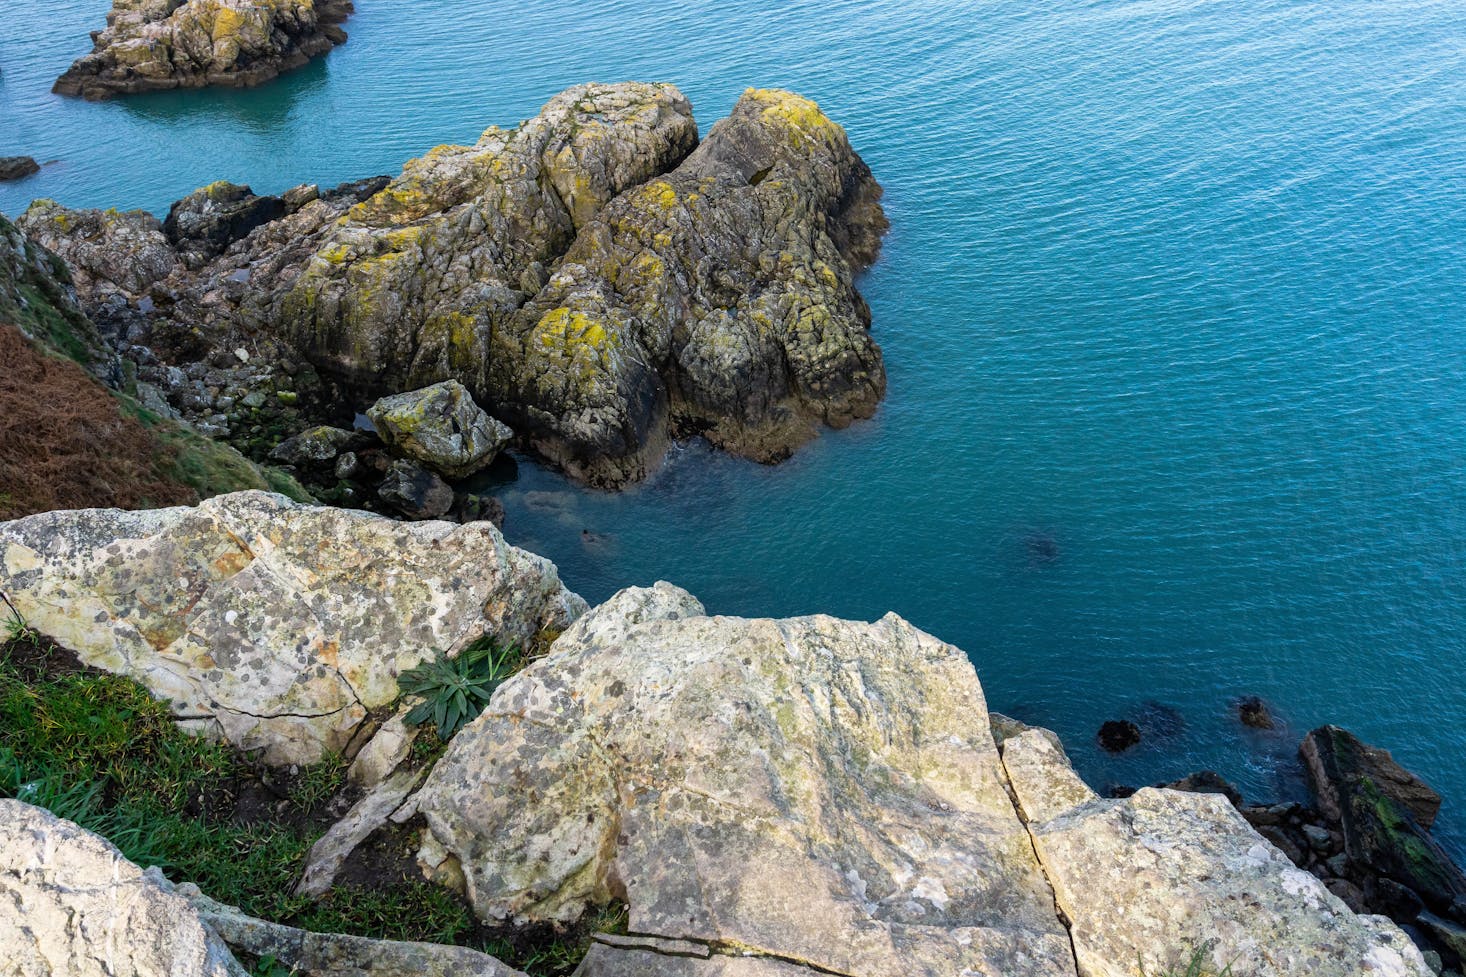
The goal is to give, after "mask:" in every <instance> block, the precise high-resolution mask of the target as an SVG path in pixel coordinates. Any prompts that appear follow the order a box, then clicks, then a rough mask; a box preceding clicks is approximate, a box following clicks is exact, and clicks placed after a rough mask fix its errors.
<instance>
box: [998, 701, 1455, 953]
mask: <svg viewBox="0 0 1466 977" xmlns="http://www.w3.org/2000/svg"><path fill="white" fill-rule="evenodd" d="M1003 764H1004V767H1005V769H1006V771H1007V774H1008V777H1009V780H1010V781H1011V783H1012V786H1013V790H1014V793H1015V795H1016V797H1017V799H1018V802H1019V807H1020V809H1021V810H1022V813H1023V816H1024V817H1025V818H1026V820H1027V822H1028V828H1029V831H1030V832H1031V833H1032V836H1033V843H1034V847H1035V849H1036V850H1037V852H1038V857H1039V859H1040V861H1041V862H1042V864H1043V868H1044V871H1045V873H1046V874H1047V876H1048V878H1049V880H1050V881H1051V882H1052V883H1053V887H1054V893H1055V895H1056V897H1057V900H1058V905H1059V908H1060V909H1062V910H1063V912H1064V914H1065V916H1066V917H1067V918H1068V920H1069V930H1070V934H1071V936H1072V938H1073V941H1074V952H1075V955H1076V958H1077V960H1078V964H1079V973H1080V974H1081V975H1083V977H1131V975H1133V974H1134V973H1136V968H1137V967H1139V968H1141V970H1142V971H1143V972H1145V973H1167V972H1177V971H1178V970H1179V969H1184V967H1185V966H1186V964H1187V963H1188V962H1189V961H1190V959H1191V954H1192V953H1193V952H1194V951H1196V950H1202V951H1204V953H1205V957H1206V963H1207V965H1208V966H1209V967H1211V968H1213V969H1214V970H1216V971H1217V972H1221V971H1222V970H1223V968H1225V967H1227V966H1230V967H1231V968H1232V970H1231V972H1232V973H1237V974H1248V975H1252V977H1271V975H1277V977H1285V975H1286V977H1294V975H1299V974H1309V975H1311V977H1335V975H1336V977H1360V975H1369V977H1406V975H1408V977H1427V975H1429V974H1430V973H1431V971H1430V970H1429V968H1427V967H1426V964H1425V961H1424V959H1423V958H1422V957H1421V955H1420V951H1419V950H1417V949H1416V948H1415V946H1414V944H1412V943H1411V942H1410V940H1409V938H1408V937H1406V936H1405V934H1404V933H1403V932H1402V931H1401V930H1400V929H1399V928H1398V927H1396V926H1395V925H1394V924H1393V923H1391V922H1390V921H1389V920H1387V919H1385V918H1383V917H1379V916H1355V915H1354V914H1353V913H1352V912H1351V911H1350V910H1349V909H1348V908H1347V907H1346V906H1345V905H1344V904H1343V903H1342V902H1340V901H1339V900H1338V899H1337V898H1335V897H1334V896H1333V895H1331V894H1329V892H1328V891H1327V890H1326V889H1325V888H1324V887H1323V885H1322V883H1320V882H1319V881H1318V879H1316V878H1315V877H1314V876H1312V875H1310V874H1309V873H1307V872H1304V871H1302V870H1300V869H1298V868H1297V867H1295V866H1294V865H1293V864H1292V863H1291V862H1289V861H1288V859H1287V858H1286V857H1284V856H1283V854H1282V853H1281V852H1279V851H1278V850H1277V849H1275V848H1273V847H1272V846H1271V845H1269V844H1267V843H1266V842H1265V841H1263V840H1262V838H1260V837H1259V836H1258V835H1257V834H1256V833H1255V832H1254V831H1253V830H1252V828H1251V827H1250V826H1248V824H1247V822H1246V821H1244V820H1243V819H1242V817H1241V815H1239V814H1238V813H1237V811H1236V809H1235V808H1233V807H1232V805H1231V803H1230V802H1229V801H1228V800H1227V799H1226V798H1225V797H1223V796H1221V795H1217V794H1194V793H1180V792H1175V791H1169V790H1157V789H1154V788H1145V789H1142V790H1140V791H1138V792H1136V793H1135V794H1134V795H1133V796H1132V797H1129V798H1126V799H1124V800H1102V799H1100V798H1099V797H1097V796H1096V795H1095V794H1094V792H1093V791H1091V790H1090V789H1089V788H1088V787H1086V786H1085V785H1084V783H1083V782H1082V781H1080V780H1079V778H1078V777H1077V776H1076V775H1075V774H1074V771H1073V770H1072V769H1071V768H1070V766H1069V762H1068V759H1067V758H1066V757H1065V756H1064V754H1063V751H1062V750H1061V749H1060V748H1059V746H1058V745H1057V743H1056V741H1055V740H1053V739H1052V738H1051V737H1048V736H1044V735H1043V734H1042V733H1041V732H1039V731H1037V730H1034V731H1029V732H1024V733H1020V734H1019V735H1017V736H1014V737H1011V738H1009V739H1007V740H1006V741H1005V742H1004V744H1003Z"/></svg>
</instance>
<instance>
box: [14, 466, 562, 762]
mask: <svg viewBox="0 0 1466 977" xmlns="http://www.w3.org/2000/svg"><path fill="white" fill-rule="evenodd" d="M0 588H3V589H4V591H5V592H6V594H7V595H8V596H9V598H10V600H11V601H12V602H13V603H14V604H15V607H16V608H17V610H19V612H20V613H21V614H22V615H24V617H25V618H26V620H27V621H28V622H29V623H30V624H31V625H32V626H33V627H35V628H37V629H38V630H40V631H41V632H42V633H44V634H46V635H48V636H50V637H51V638H52V639H54V640H55V641H56V642H58V643H59V644H61V645H63V646H64V647H67V648H70V649H71V650H72V651H74V652H76V653H77V655H78V656H79V657H80V658H81V660H82V661H84V662H86V663H87V664H89V665H93V666H95V667H97V668H102V669H105V670H107V671H110V672H114V673H119V674H124V675H128V676H130V677H132V678H134V679H136V680H137V681H139V682H141V683H142V684H143V685H145V686H146V687H147V688H148V689H149V690H150V691H152V693H153V694H154V695H156V696H158V697H160V698H166V699H169V700H170V701H171V702H172V707H173V710H174V712H175V713H176V714H177V715H179V716H180V717H181V718H183V719H185V720H186V722H187V724H188V725H190V726H192V727H194V728H197V729H199V730H200V731H203V732H206V733H210V734H212V735H217V736H220V737H222V738H223V739H225V740H227V741H228V742H230V743H232V744H233V745H235V746H237V747H239V748H240V749H243V750H251V751H252V750H263V751H264V754H265V758H266V759H267V760H268V761H270V762H274V763H310V762H313V761H315V760H318V759H319V758H320V757H321V756H322V755H324V754H325V753H327V752H338V753H343V754H347V755H351V754H352V753H353V752H354V750H355V748H357V747H360V745H361V742H362V741H363V740H364V739H365V738H366V735H367V734H368V733H370V732H371V727H370V726H369V725H366V720H367V717H368V713H369V711H371V710H376V709H380V708H382V707H385V706H387V705H388V704H390V703H392V702H393V701H394V700H395V699H396V698H397V694H398V689H397V675H398V673H399V672H401V671H402V670H404V669H407V668H411V667H413V666H415V665H417V664H419V663H421V662H422V661H424V660H426V659H427V658H429V657H431V656H432V655H433V654H434V653H435V652H434V649H443V650H449V651H451V650H454V649H457V648H460V647H462V646H464V645H465V644H467V643H468V642H471V641H473V640H474V639H476V638H479V637H481V636H483V635H485V634H493V635H498V636H500V637H501V638H502V639H503V640H505V641H516V642H526V641H528V640H529V639H530V638H532V637H533V636H534V635H535V634H536V633H538V632H539V631H541V630H543V629H546V628H550V629H556V630H558V629H561V628H564V627H566V626H567V625H568V624H569V623H570V622H571V621H572V620H574V619H575V618H576V617H577V616H578V615H579V614H580V613H581V612H582V611H583V610H584V607H585V604H584V602H583V601H582V600H581V599H580V598H579V597H577V596H575V595H574V594H572V593H570V592H569V591H568V590H566V589H565V587H564V586H563V585H562V584H561V583H560V579H559V576H558V574H557V573H556V571H555V567H554V565H553V564H551V563H550V562H548V561H547V560H544V559H541V558H540V557H537V556H533V555H531V554H529V553H525V552H523V551H522V550H518V549H515V548H514V547H512V546H509V545H508V544H507V543H505V542H504V537H503V536H502V535H500V533H499V531H498V530H497V529H495V528H494V527H493V525H492V524H490V523H486V522H479V523H473V524H471V525H467V526H456V525H452V524H448V523H416V524H403V523H399V522H395V521H393V520H390V519H385V518H382V517H380V516H373V515H369V514H367V513H362V512H353V511H347V510H341V509H331V508H324V507H314V506H303V505H297V504H295V503H292V502H290V501H288V500H286V499H285V498H283V497H281V496H275V495H268V494H265V493H262V492H242V493H238V494H234V495H225V496H219V497H217V498H214V499H210V500H209V501H207V502H204V503H202V504H200V505H199V506H197V507H194V508H175V509H162V510H154V511H148V512H121V511H118V510H104V509H92V510H82V511H76V512H52V513H46V514H43V515H38V516H31V517H29V518H26V519H20V520H17V521H15V522H10V523H3V524H0Z"/></svg>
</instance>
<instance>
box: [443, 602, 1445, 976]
mask: <svg viewBox="0 0 1466 977" xmlns="http://www.w3.org/2000/svg"><path fill="white" fill-rule="evenodd" d="M416 809H417V811H418V812H419V813H420V814H422V815H423V816H424V817H425V820H426V823H427V832H426V834H425V836H424V837H425V843H424V846H423V849H422V851H421V853H420V856H419V861H420V863H421V864H422V865H423V866H424V868H425V869H426V870H427V871H429V872H430V873H431V874H432V875H433V876H434V877H436V878H438V879H439V880H440V881H442V882H444V883H446V884H449V885H452V886H455V887H457V888H459V889H460V890H461V891H462V892H464V893H465V894H466V895H467V897H468V898H469V900H470V901H471V903H472V904H473V906H474V908H475V910H476V912H477V913H478V915H479V916H480V917H481V918H483V919H484V920H492V921H503V920H514V921H518V922H564V921H569V920H572V919H575V918H578V917H579V915H580V914H581V912H582V911H583V910H584V909H585V908H586V907H587V906H589V905H594V904H599V903H604V902H606V901H608V900H611V899H623V900H625V901H626V902H627V903H628V904H629V907H630V935H629V936H604V937H602V938H600V940H599V941H598V942H597V944H596V945H595V946H594V947H593V949H592V951H591V953H590V955H589V956H588V957H587V958H586V960H585V961H584V963H583V964H582V965H581V969H580V970H579V971H578V973H579V974H580V975H581V977H622V975H633V974H634V975H644V977H648V975H679V977H681V975H686V977H694V975H695V977H703V975H712V974H717V975H738V977H765V975H770V977H773V975H778V977H783V975H792V974H796V973H803V974H808V973H811V972H819V973H827V974H840V975H850V977H857V975H858V977H896V975H902V977H910V975H931V977H937V975H942V977H948V975H953V974H965V975H984V977H1041V975H1042V977H1048V975H1077V977H1121V975H1124V977H1134V975H1135V974H1137V973H1139V972H1140V971H1139V970H1138V969H1137V967H1143V968H1144V972H1145V973H1148V974H1160V973H1171V972H1182V971H1184V968H1185V967H1186V965H1187V964H1188V963H1189V962H1190V961H1191V960H1192V958H1193V956H1194V955H1195V954H1197V953H1200V954H1202V956H1203V958H1204V959H1205V962H1206V963H1207V965H1208V966H1211V967H1214V968H1215V970H1216V971H1217V972H1220V971H1222V969H1223V968H1225V967H1226V966H1228V965H1230V966H1231V967H1232V970H1231V973H1232V974H1234V975H1237V977H1242V975H1247V977H1284V975H1287V977H1303V975H1310V977H1428V975H1430V974H1431V971H1430V970H1429V969H1428V967H1427V965H1426V962H1425V960H1424V958H1423V957H1422V956H1421V954H1420V952H1419V950H1417V949H1416V948H1415V946H1414V945H1413V944H1412V943H1411V942H1410V940H1409V939H1408V938H1407V937H1406V935H1405V934H1404V932H1403V931H1401V930H1400V929H1399V928H1398V927H1397V926H1395V924H1393V923H1391V922H1390V921H1389V920H1387V919H1384V918H1383V917H1367V916H1356V915H1355V914H1354V913H1352V912H1351V911H1350V910H1349V909H1348V908H1347V907H1345V906H1344V904H1343V903H1342V902H1340V901H1339V900H1338V899H1337V898H1335V897H1334V896H1332V895H1330V894H1329V893H1328V892H1327V891H1326V890H1325V889H1324V888H1323V886H1322V884H1321V883H1320V882H1319V881H1318V880H1317V879H1316V878H1314V877H1313V876H1311V875H1309V874H1308V873H1305V872H1302V871H1300V870H1298V869H1297V868H1295V867H1294V866H1293V865H1292V864H1291V863H1289V862H1288V860H1287V859H1286V858H1285V857H1284V856H1283V855H1282V854H1281V853H1279V852H1278V851H1277V850H1275V849H1274V848H1272V846H1270V845H1269V844H1268V843H1267V842H1266V841H1265V840H1263V838H1262V837H1261V836H1259V835H1258V834H1257V833H1256V832H1255V831H1254V830H1253V829H1252V828H1251V827H1250V826H1249V825H1248V824H1247V823H1246V821H1244V820H1243V819H1242V818H1241V817H1240V815H1238V814H1237V813H1236V812H1235V811H1234V810H1232V808H1231V807H1230V805H1229V804H1228V803H1227V802H1226V801H1225V799H1223V798H1219V797H1216V798H1214V797H1209V796H1203V795H1194V794H1184V793H1180V792H1176V791H1170V790H1143V791H1141V792H1139V793H1138V794H1136V795H1135V796H1134V797H1133V798H1130V799H1128V800H1124V801H1105V800H1100V799H1099V798H1097V797H1096V796H1095V795H1094V794H1093V792H1092V791H1090V790H1089V788H1088V787H1086V786H1085V785H1084V784H1083V783H1082V782H1081V781H1080V780H1079V778H1078V777H1077V776H1076V775H1075V774H1074V772H1073V770H1072V768H1071V767H1070V765H1069V763H1068V760H1067V758H1066V757H1065V756H1064V754H1063V751H1062V748H1061V747H1060V746H1059V744H1058V740H1057V738H1056V737H1054V736H1053V734H1051V733H1048V732H1047V731H1042V730H1029V731H1020V732H1013V734H1012V735H1010V736H1008V737H1007V738H1006V739H1005V742H1004V745H1003V748H1002V752H1001V754H1000V751H999V748H998V746H997V745H996V744H995V742H994V739H993V735H992V732H991V730H990V717H989V715H988V713H987V710H986V707H985V704H984V699H983V693H982V689H981V687H980V685H979V684H978V681H977V676H976V674H975V672H974V670H973V668H972V665H971V664H970V663H969V661H968V660H967V658H966V656H965V655H964V654H963V653H962V652H961V651H959V650H958V649H956V648H953V647H952V646H950V645H947V644H944V643H943V642H941V641H939V640H937V639H936V638H933V637H931V636H930V635H927V634H924V633H923V632H921V631H919V630H917V629H916V628H914V627H912V626H911V625H910V624H908V623H906V622H905V621H903V620H901V619H900V618H898V617H895V616H894V615H888V616H887V617H885V618H883V619H881V620H880V621H877V622H875V623H874V624H861V623H853V622H847V621H838V620H835V619H833V618H828V617H807V618H795V619H790V620H745V619H738V618H729V617H709V616H707V615H706V614H705V612H704V611H703V609H702V607H701V605H700V604H699V603H698V602H697V601H696V600H695V599H694V598H693V597H692V596H691V595H690V594H687V593H686V592H685V591H681V590H679V589H677V588H675V587H672V586H670V585H667V584H658V585H657V586H656V587H653V588H646V589H632V590H627V591H623V592H622V593H620V594H618V595H617V596H616V597H614V598H612V599H611V600H610V601H608V602H607V603H606V604H604V605H602V606H600V607H598V608H596V609H594V610H592V611H591V612H589V613H588V614H587V615H585V616H584V617H582V618H581V619H580V620H579V621H578V622H577V623H576V624H575V625H574V626H573V627H572V628H571V629H570V630H568V631H567V632H566V633H565V634H564V635H563V636H562V637H561V638H560V639H559V640H558V641H557V642H556V643H555V645H554V649H553V651H552V654H551V655H550V656H549V657H547V658H545V659H542V660H541V661H539V662H537V663H536V664H534V665H532V666H531V667H530V668H529V669H527V670H526V671H525V672H523V673H521V674H520V675H519V676H517V677H516V678H514V679H513V680H511V681H510V682H508V683H506V684H505V685H504V686H503V687H502V688H501V689H500V690H499V692H498V693H497V694H496V695H495V697H494V699H493V701H492V703H491V705H490V707H489V709H488V710H487V711H486V712H485V713H484V714H483V715H482V716H480V717H479V718H478V719H477V720H476V721H475V722H474V723H472V724H470V725H469V726H468V727H466V728H465V729H464V730H463V731H462V732H461V733H460V734H459V735H458V736H457V737H456V738H455V739H454V740H453V741H452V743H451V744H450V746H449V750H448V752H447V754H446V755H445V756H444V757H443V759H442V760H440V761H439V763H438V764H437V766H435V767H434V768H433V770H432V772H431V773H430V774H429V776H428V778H427V781H426V782H425V784H424V786H423V788H422V790H421V791H420V792H419V793H418V794H417V796H416ZM1177 968H1179V969H1177Z"/></svg>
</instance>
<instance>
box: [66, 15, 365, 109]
mask: <svg viewBox="0 0 1466 977" xmlns="http://www.w3.org/2000/svg"><path fill="white" fill-rule="evenodd" d="M351 11H352V5H351V2H350V0H113V3H112V9H111V11H110V12H109V13H108V14H107V26H106V28H105V29H103V30H101V31H99V32H97V33H96V34H94V36H93V47H92V52H91V53H90V54H88V55H86V56H85V57H82V58H79V59H77V61H76V62H75V63H74V64H73V65H72V66H71V67H70V68H68V69H67V71H66V73H65V74H63V75H62V76H61V77H60V78H59V79H58V80H57V82H56V85H55V88H54V89H53V91H55V92H56V94H58V95H79V96H81V97H83V98H88V99H106V98H111V97H113V96H115V95H127V94H133V93H137V92H149V91H164V90H167V89H173V88H202V87H204V86H206V85H228V86H236V87H238V86H247V85H257V84H259V83H261V82H264V81H268V80H270V79H271V78H274V77H275V76H277V75H279V74H280V73H281V72H284V71H289V70H291V69H292V68H298V67H300V66H301V65H303V64H305V63H306V62H308V61H309V60H310V59H311V58H313V57H316V56H317V55H321V54H325V53H326V52H327V51H329V50H331V48H333V47H335V46H336V45H337V44H340V43H342V42H343V41H345V40H346V34H345V32H344V31H342V30H341V28H340V27H339V26H338V25H339V24H340V23H341V22H342V21H344V20H345V19H346V18H347V17H348V16H349V15H350V14H351Z"/></svg>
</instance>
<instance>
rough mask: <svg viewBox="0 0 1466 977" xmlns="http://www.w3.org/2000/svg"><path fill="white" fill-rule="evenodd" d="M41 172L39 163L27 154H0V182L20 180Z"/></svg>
mask: <svg viewBox="0 0 1466 977" xmlns="http://www.w3.org/2000/svg"><path fill="white" fill-rule="evenodd" d="M39 172H41V164H39V163H37V162H36V161H35V160H34V159H31V158H30V157H29V156H0V182H4V181H6V180H21V179H24V178H25V177H28V176H30V175H31V174H33V173H39Z"/></svg>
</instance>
